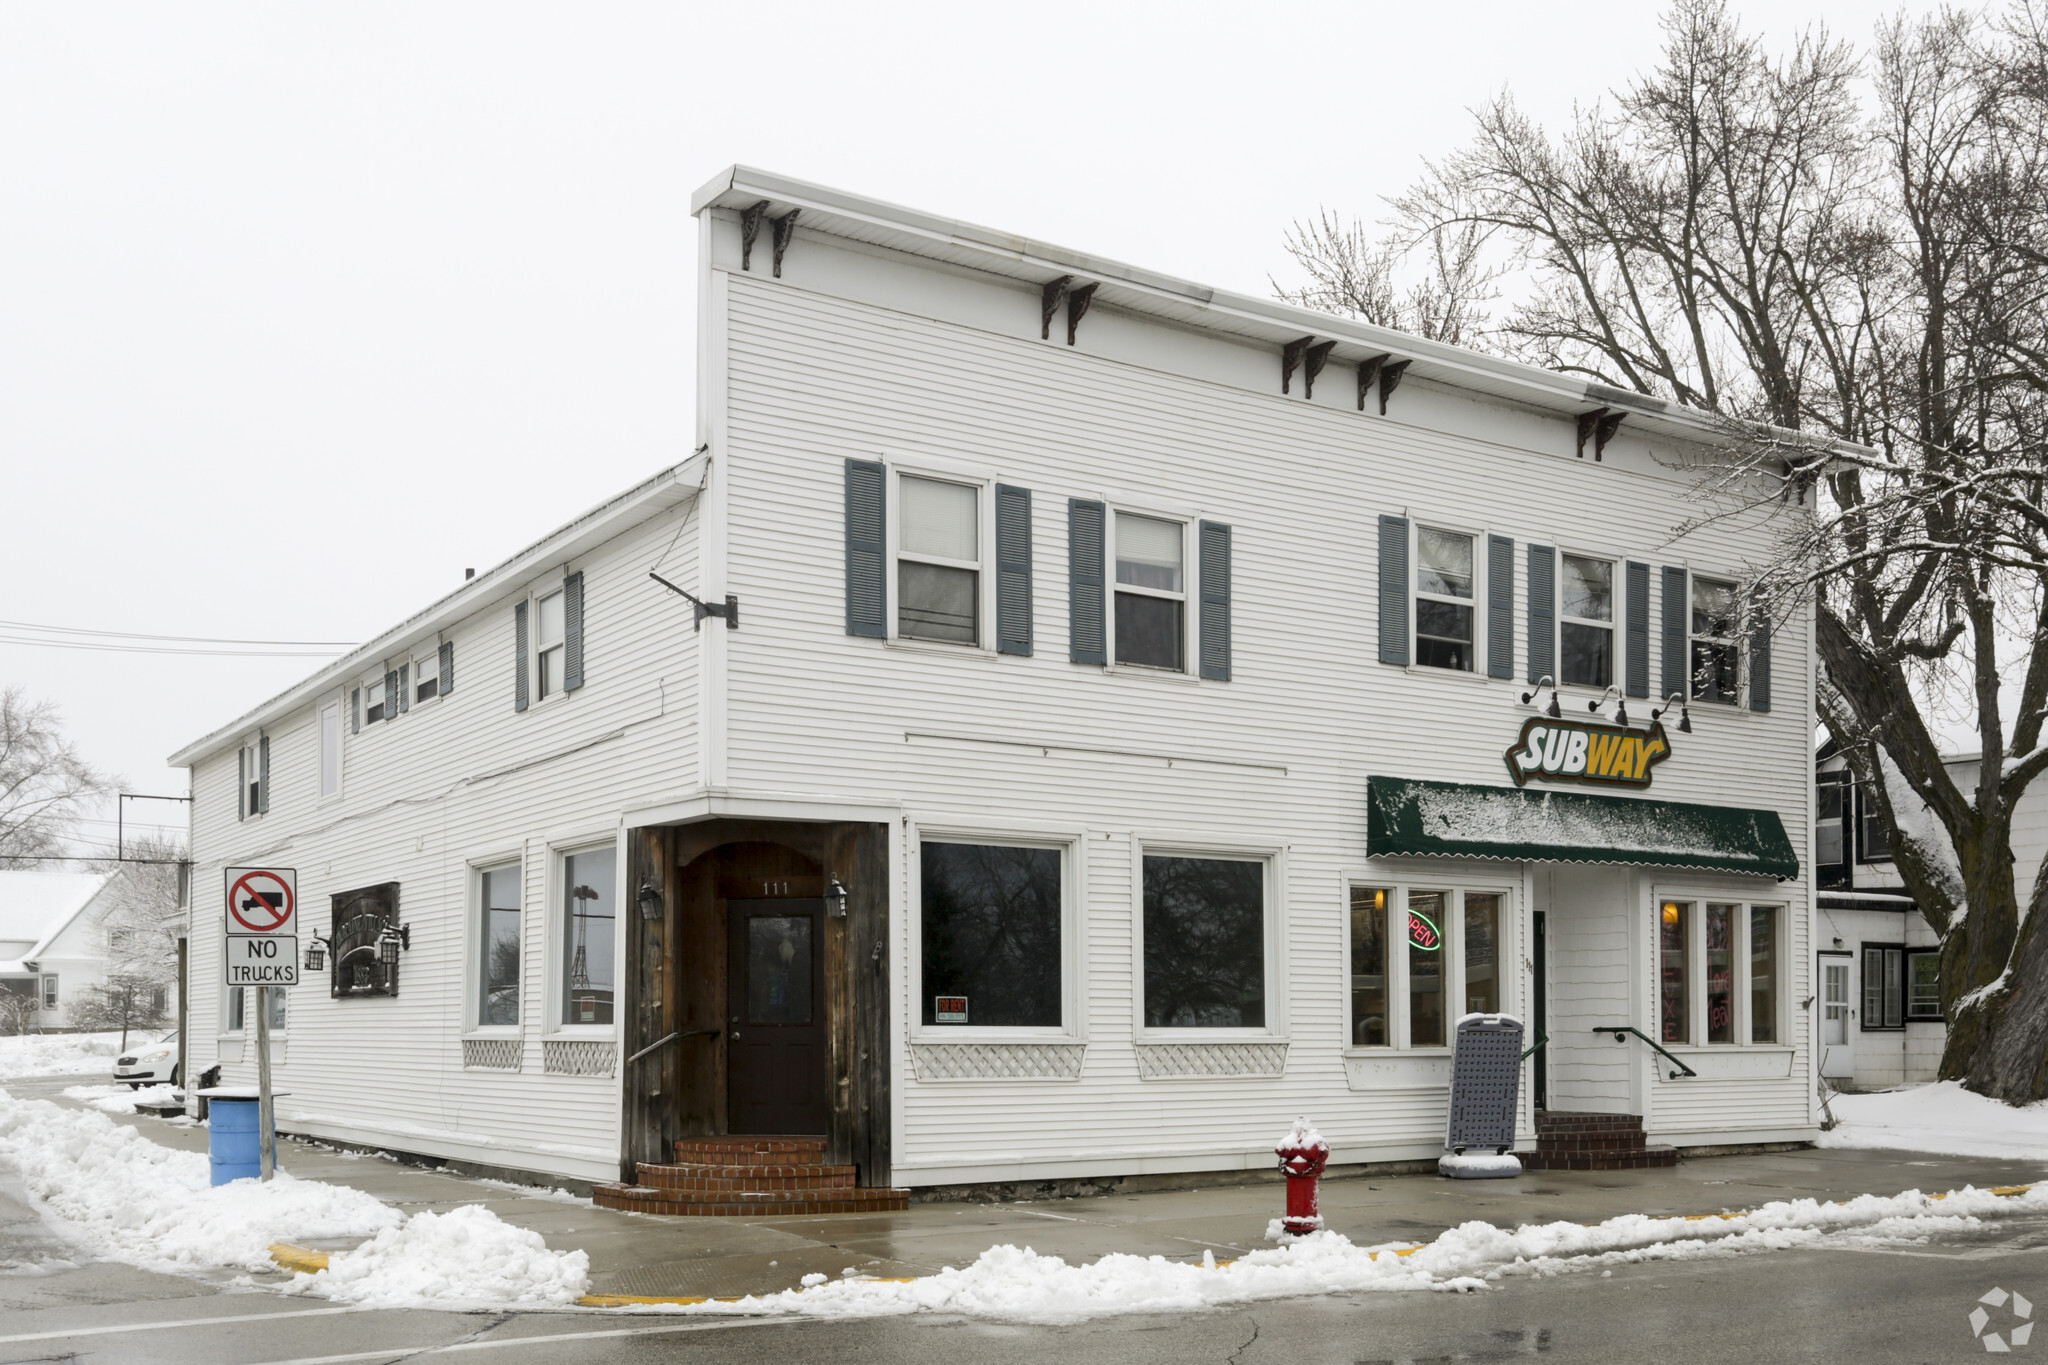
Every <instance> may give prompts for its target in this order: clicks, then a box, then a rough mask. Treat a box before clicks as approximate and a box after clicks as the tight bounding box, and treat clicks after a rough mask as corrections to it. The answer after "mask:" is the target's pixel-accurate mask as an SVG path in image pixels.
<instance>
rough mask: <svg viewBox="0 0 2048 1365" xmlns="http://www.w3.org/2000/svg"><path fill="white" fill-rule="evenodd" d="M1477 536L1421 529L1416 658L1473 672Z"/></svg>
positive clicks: (1435, 665) (1418, 537)
mask: <svg viewBox="0 0 2048 1365" xmlns="http://www.w3.org/2000/svg"><path fill="white" fill-rule="evenodd" d="M1473 539H1474V538H1473V537H1471V536H1466V535H1459V534H1458V533H1457V532H1456V531H1438V530H1435V529H1434V528H1432V527H1428V526H1423V527H1418V528H1417V529H1416V532H1415V662H1416V663H1418V664H1421V665H1422V666H1424V667H1425V668H1453V669H1457V670H1458V671H1460V672H1463V673H1469V672H1471V671H1472V613H1473V604H1472V553H1473Z"/></svg>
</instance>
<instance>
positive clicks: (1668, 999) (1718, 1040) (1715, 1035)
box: [1656, 897, 1784, 1046]
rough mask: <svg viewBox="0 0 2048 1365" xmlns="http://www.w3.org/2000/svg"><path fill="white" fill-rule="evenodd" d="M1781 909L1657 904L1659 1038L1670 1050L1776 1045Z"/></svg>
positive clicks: (1663, 900) (1727, 903) (1671, 900)
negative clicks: (1672, 1047) (1695, 1047)
mask: <svg viewBox="0 0 2048 1365" xmlns="http://www.w3.org/2000/svg"><path fill="white" fill-rule="evenodd" d="M1783 923H1784V919H1783V907H1782V906H1777V905H1751V904H1749V903H1747V902H1744V901H1723V900H1706V899H1699V900H1693V899H1678V898H1671V897H1665V898H1660V899H1659V900H1658V901H1657V937H1656V953H1657V1037H1658V1041H1660V1042H1662V1043H1665V1044H1668V1045H1697V1044H1706V1045H1709V1046H1716V1045H1723V1044H1734V1043H1775V1042H1777V1041H1778V1035H1779V1031H1780V1026H1779V1022H1778V1010H1779V1004H1778V1001H1779V994H1780V980H1779V978H1780V976H1781V974H1782V971H1783V968H1782V965H1781V964H1782V962H1783V960H1784V955H1783V944H1782V942H1781V939H1782V935H1783V932H1784V930H1783Z"/></svg>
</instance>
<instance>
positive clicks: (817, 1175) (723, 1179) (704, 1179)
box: [637, 1161, 854, 1190]
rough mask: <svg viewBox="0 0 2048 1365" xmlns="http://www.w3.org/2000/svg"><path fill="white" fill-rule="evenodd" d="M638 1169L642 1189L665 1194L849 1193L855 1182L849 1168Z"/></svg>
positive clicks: (648, 1165)
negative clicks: (713, 1191) (731, 1191)
mask: <svg viewBox="0 0 2048 1365" xmlns="http://www.w3.org/2000/svg"><path fill="white" fill-rule="evenodd" d="M637 1169H638V1173H639V1181H640V1183H641V1184H642V1185H652V1186H654V1187H655V1188H657V1189H665V1190H831V1189H849V1190H850V1189H852V1188H853V1178H854V1168H853V1167H851V1166H710V1165H705V1164H703V1163H700V1162H681V1163H678V1164H676V1165H674V1166H664V1165H662V1164H661V1163H659V1162H654V1161H643V1162H641V1163H640V1165H639V1167H638V1168H637Z"/></svg>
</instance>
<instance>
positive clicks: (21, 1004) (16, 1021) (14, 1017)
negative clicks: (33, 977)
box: [0, 981, 42, 1035]
mask: <svg viewBox="0 0 2048 1365" xmlns="http://www.w3.org/2000/svg"><path fill="white" fill-rule="evenodd" d="M41 1005H42V1002H41V1001H40V1000H38V999H37V998H36V983H35V982H33V981H20V982H17V981H0V1034H9V1035H12V1034H19V1033H28V1032H31V1031H32V1030H33V1029H34V1028H35V1026H36V1017H37V1014H38V1011H39V1010H40V1008H41Z"/></svg>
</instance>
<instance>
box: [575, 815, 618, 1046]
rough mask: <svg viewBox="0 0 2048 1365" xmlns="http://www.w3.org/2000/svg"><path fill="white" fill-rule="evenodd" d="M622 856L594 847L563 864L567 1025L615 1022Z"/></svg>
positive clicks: (612, 851)
mask: <svg viewBox="0 0 2048 1365" xmlns="http://www.w3.org/2000/svg"><path fill="white" fill-rule="evenodd" d="M617 866H618V851H617V850H616V849H611V848H593V849H590V850H588V851H586V852H583V853H571V854H570V855H568V856H567V857H565V858H563V859H562V933H563V938H562V975H561V987H562V995H561V1009H562V1022H563V1023H564V1024H600V1025H608V1024H610V1023H611V1022H612V1004H613V994H614V991H615V990H616V986H617V953H616V948H617V943H618V923H619V920H618V908H617V907H618V890H617V887H616V886H614V885H613V883H614V881H615V880H616V877H615V872H616V869H617Z"/></svg>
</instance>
